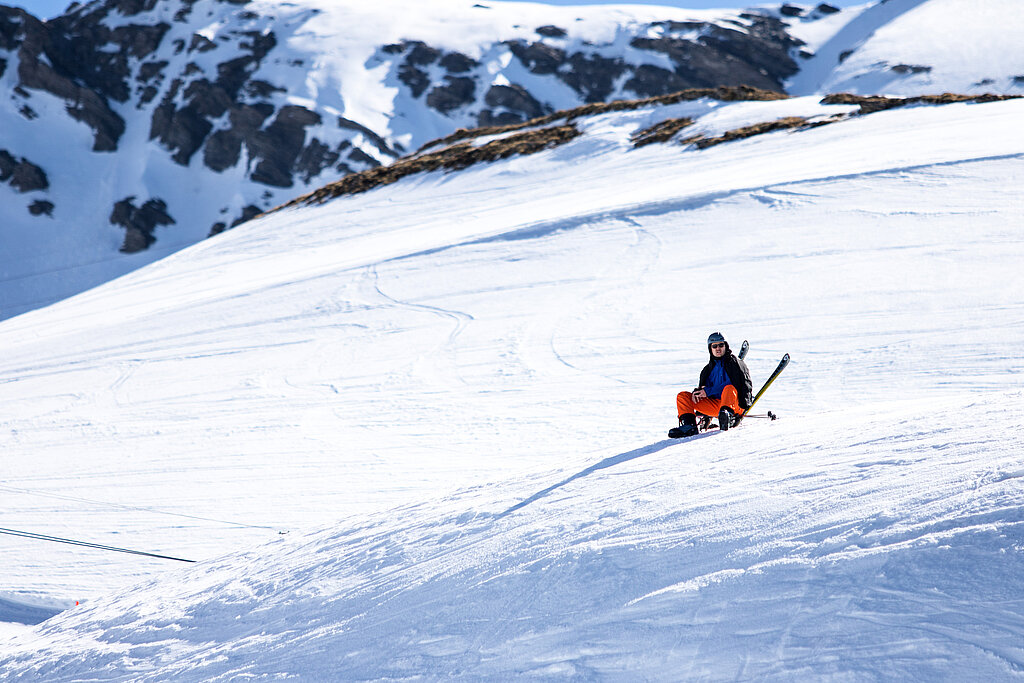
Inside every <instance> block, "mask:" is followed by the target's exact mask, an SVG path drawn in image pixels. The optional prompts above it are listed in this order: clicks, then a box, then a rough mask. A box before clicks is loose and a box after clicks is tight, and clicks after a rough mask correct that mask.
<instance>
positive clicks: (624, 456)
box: [495, 432, 714, 519]
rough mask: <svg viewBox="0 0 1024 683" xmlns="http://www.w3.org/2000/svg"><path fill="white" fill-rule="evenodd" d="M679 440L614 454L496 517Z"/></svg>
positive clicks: (707, 434) (692, 437) (666, 440)
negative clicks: (599, 471)
mask: <svg viewBox="0 0 1024 683" xmlns="http://www.w3.org/2000/svg"><path fill="white" fill-rule="evenodd" d="M713 433H714V432H705V433H703V434H698V435H697V436H691V437H690V438H688V439H686V441H693V440H695V439H702V438H704V437H708V436H711V435H712V434H713ZM679 442H680V440H679V439H664V440H663V441H658V442H656V443H652V444H648V445H646V446H641V447H640V448H637V449H634V450H632V451H627V452H625V453H619V454H618V455H613V456H611V457H610V458H605V459H604V460H602V461H601V462H599V463H595V464H593V465H591V466H590V467H588V468H587V469H585V470H581V471H579V472H577V473H576V474H574V475H572V476H571V477H569V478H568V479H563V480H562V481H560V482H558V483H557V484H552V485H551V486H549V487H547V488H546V489H544V490H543V491H538V492H537V493H535V494H533V495H532V496H530V497H529V498H527V499H526V500H523V501H520V502H518V503H516V504H515V505H513V506H512V507H510V508H509V509H508V510H505V511H504V512H502V513H501V514H499V515H495V519H501V518H502V517H505V516H507V515H510V514H512V513H513V512H515V511H516V510H522V509H523V508H524V507H526V506H527V505H529V504H530V503H533V502H536V501H538V500H540V499H541V498H543V497H544V496H546V495H548V494H549V493H551V492H552V491H555V490H557V489H560V488H561V487H563V486H565V485H566V484H568V483H570V482H573V481H576V480H577V479H582V478H583V477H585V476H587V475H589V474H593V473H594V472H597V471H598V470H603V469H607V468H609V467H614V466H615V465H621V464H622V463H624V462H628V461H630V460H635V459H637V458H642V457H644V456H645V455H651V454H652V453H657V452H658V451H660V450H664V449H666V448H668V447H669V446H671V445H672V444H676V443H679Z"/></svg>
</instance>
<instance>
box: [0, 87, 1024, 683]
mask: <svg viewBox="0 0 1024 683" xmlns="http://www.w3.org/2000/svg"><path fill="white" fill-rule="evenodd" d="M847 111H850V108H849V107H827V106H823V105H820V104H818V99H817V98H807V99H797V100H790V101H781V102H774V103H773V102H769V103H764V102H757V103H735V104H722V103H717V102H707V101H701V102H695V103H687V104H682V105H674V106H673V107H670V108H660V109H659V108H652V109H644V110H639V111H635V112H625V113H616V114H608V115H603V116H600V117H595V118H591V119H588V120H587V121H585V122H581V124H580V125H581V127H582V128H583V129H584V134H583V135H582V136H581V137H579V138H577V139H576V140H574V141H572V142H571V143H569V144H567V145H565V146H563V147H559V148H557V149H553V150H549V151H546V152H543V153H540V154H537V155H534V156H531V157H523V158H513V159H509V160H506V161H502V162H498V163H494V164H491V165H488V166H483V167H476V168H473V169H470V170H469V171H464V172H460V173H456V174H442V173H434V174H428V175H422V176H419V177H413V178H409V179H406V180H405V181H403V182H401V183H398V184H396V185H393V186H388V187H384V188H380V189H377V190H374V191H371V192H369V193H366V194H362V195H357V196H354V197H349V198H342V199H337V200H334V201H331V202H329V203H327V204H324V205H322V206H312V207H305V208H298V209H291V210H285V211H280V212H277V213H274V214H271V215H269V216H267V217H264V218H262V219H259V220H257V221H254V222H252V223H250V224H247V225H245V226H242V227H240V228H238V229H236V230H234V231H232V232H228V233H225V234H223V235H220V236H218V237H216V238H214V239H211V240H207V241H205V242H203V243H202V244H200V245H197V246H195V247H192V248H189V249H187V250H184V251H182V252H179V253H178V254H175V255H173V256H171V257H169V258H167V259H164V260H163V261H161V262H159V263H156V264H153V265H150V266H147V267H146V268H143V269H141V270H139V271H136V272H135V273H132V274H130V275H127V276H125V277H123V278H121V279H119V280H115V281H113V282H110V283H108V284H106V285H104V286H102V287H99V288H97V289H94V290H92V291H90V292H87V293H85V294H82V295H79V296H77V297H75V298H73V299H70V300H68V301H65V302H62V303H60V304H56V305H54V306H51V307H48V308H45V309H41V310H39V311H35V312H32V313H28V314H25V315H22V316H19V317H17V318H14V319H11V320H8V321H5V322H4V323H3V324H0V404H2V405H3V406H4V416H3V421H2V423H0V424H2V431H0V448H2V451H3V453H4V465H5V466H4V474H3V478H2V480H0V490H2V492H3V496H4V501H5V505H4V506H3V507H2V509H0V527H2V528H3V529H10V530H19V531H29V532H33V533H39V534H48V535H52V536H56V537H61V538H69V539H75V540H79V541H87V542H91V543H97V544H102V545H108V546H116V547H119V548H125V549H134V550H140V551H146V552H151V553H157V554H162V555H168V556H172V557H177V558H180V559H190V560H197V562H196V563H195V564H187V565H186V564H184V563H181V562H175V561H174V560H161V559H156V558H152V557H145V556H137V555H129V554H124V553H116V552H107V551H102V550H99V549H95V548H83V547H76V546H70V545H63V544H56V543H47V542H43V541H39V540H31V539H26V538H19V537H14V536H9V535H0V544H2V549H3V554H4V557H5V562H4V563H3V565H2V568H0V575H2V582H0V585H2V586H4V587H5V588H4V591H5V592H4V594H3V595H2V596H0V618H3V619H5V620H6V621H7V622H8V624H7V625H6V626H5V628H4V629H2V630H0V672H2V673H0V679H3V680H25V681H28V680H47V681H62V680H68V681H70V680H83V679H87V680H100V679H102V680H143V681H156V680H162V681H210V680H224V681H227V680H240V679H245V678H252V679H258V680H263V679H273V678H287V677H294V678H298V679H304V680H362V679H371V680H376V679H396V680H405V679H412V678H420V679H424V678H425V679H428V680H437V679H458V680H481V679H483V680H507V679H510V678H516V677H536V678H544V679H561V678H570V679H571V678H576V679H594V678H609V679H611V678H616V679H621V678H623V677H631V678H636V679H644V680H693V679H699V680H737V679H740V680H747V679H753V680H809V679H820V678H833V679H841V680H864V679H889V680H922V681H925V680H927V681H933V680H937V679H945V680H965V679H975V680H994V679H1003V680H1005V679H1010V678H1018V677H1021V676H1022V675H1024V674H1022V672H1024V646H1022V643H1024V599H1022V596H1024V578H1022V577H1024V491H1022V487H1021V482H1022V479H1024V462H1022V454H1024V449H1022V443H1024V439H1022V437H1021V433H1022V429H1024V408H1022V406H1024V402H1022V400H1021V399H1022V393H1024V391H1022V383H1021V373H1022V371H1024V360H1022V354H1021V352H1020V349H1021V347H1022V343H1024V287H1022V284H1021V279H1020V275H1019V271H1020V264H1021V263H1022V262H1024V204H1022V199H1021V196H1020V194H1019V193H1018V192H1015V191H1014V189H1015V188H1018V187H1021V186H1022V184H1024V164H1022V161H1024V135H1022V134H1021V132H1020V127H1019V122H1020V120H1021V119H1022V116H1024V102H1022V101H1007V102H998V103H990V104H956V105H946V106H941V107H912V108H904V109H898V110H891V111H885V112H880V113H876V114H872V115H870V116H864V117H857V118H851V119H847V120H844V121H840V122H838V123H833V124H831V125H827V126H823V127H818V128H813V129H809V130H799V131H793V132H779V133H772V134H768V135H763V136H758V137H754V138H750V139H747V140H741V141H737V142H732V143H728V144H723V145H719V146H716V147H711V148H708V149H705V150H695V149H691V148H685V147H683V146H681V145H679V144H655V145H649V146H647V147H643V148H640V149H633V148H632V146H631V145H630V143H629V136H630V135H631V134H632V133H634V132H636V130H638V129H639V128H642V127H644V126H647V125H650V124H651V123H654V122H656V121H657V120H659V118H661V117H665V116H669V115H672V116H691V117H694V118H697V122H696V123H695V124H694V125H695V129H697V130H700V131H703V132H708V133H711V132H714V131H716V130H717V131H721V130H727V129H730V128H734V127H735V126H737V125H746V124H747V123H751V122H756V121H763V120H774V119H776V118H781V117H783V116H792V115H795V114H799V113H802V114H803V115H806V116H827V115H829V114H831V113H837V112H847ZM715 330H718V331H721V332H723V333H724V334H725V335H726V337H727V338H728V339H729V340H730V342H731V343H732V344H733V346H734V347H736V348H738V346H739V343H740V342H741V341H742V340H743V339H749V340H750V342H751V346H752V348H751V352H750V355H749V356H748V359H747V360H748V364H749V366H750V368H751V371H752V374H753V376H754V381H755V385H759V384H760V382H761V381H763V379H764V378H765V377H767V375H768V373H770V372H771V370H772V369H773V368H774V367H775V365H776V363H777V362H778V360H779V358H780V357H781V356H782V355H783V353H786V352H789V353H790V354H791V355H792V358H793V360H792V363H791V364H790V366H789V368H788V369H787V370H786V371H785V373H784V374H783V375H782V377H781V379H780V380H779V381H778V382H777V383H776V384H775V385H774V386H773V387H772V389H771V390H770V391H769V392H768V393H766V394H765V397H764V398H763V399H762V401H761V403H759V404H758V406H757V407H756V409H755V412H763V411H766V410H772V411H773V412H776V413H778V414H780V415H781V419H779V420H778V421H775V422H770V421H768V420H763V419H754V418H751V419H749V420H747V421H745V422H744V423H743V424H742V425H741V426H740V427H739V428H738V429H736V430H734V431H730V432H727V433H717V432H709V433H707V434H705V435H702V436H700V437H697V438H694V439H691V440H686V441H671V440H668V439H666V438H665V437H664V434H665V432H666V430H667V429H668V428H669V427H671V426H673V425H674V424H675V420H676V415H675V405H674V399H675V394H676V392H678V391H680V390H685V389H691V388H693V386H694V383H695V382H696V379H697V374H698V372H699V370H700V368H701V367H702V366H703V364H704V363H705V362H706V359H707V349H706V346H705V343H704V340H705V338H706V337H707V335H708V334H709V333H710V332H712V331H715ZM76 602H80V603H81V604H78V605H76V604H75V603H76ZM61 610H63V611H61ZM56 612H60V613H59V614H56V615H55V616H53V617H51V618H49V619H46V620H45V621H42V620H43V619H44V618H45V617H46V616H48V615H50V614H54V613H56ZM40 621H42V623H39V624H38V625H36V626H30V625H31V624H36V623H37V622H40Z"/></svg>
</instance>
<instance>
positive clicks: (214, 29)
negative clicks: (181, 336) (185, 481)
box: [0, 0, 1024, 318]
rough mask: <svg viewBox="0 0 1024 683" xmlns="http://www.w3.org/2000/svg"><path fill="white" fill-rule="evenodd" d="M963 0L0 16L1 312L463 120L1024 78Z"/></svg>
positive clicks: (188, 7) (456, 3) (123, 10)
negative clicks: (839, 6) (708, 90)
mask: <svg viewBox="0 0 1024 683" xmlns="http://www.w3.org/2000/svg"><path fill="white" fill-rule="evenodd" d="M964 5H965V3H963V2H957V0H931V1H930V2H927V3H924V4H922V3H920V2H916V1H914V0H890V1H889V2H885V3H876V4H873V5H868V6H866V7H865V8H861V9H853V10H844V11H836V10H835V9H834V8H832V7H830V6H829V5H827V4H820V5H816V6H815V5H806V6H802V5H801V6H798V5H792V4H786V5H781V6H779V7H777V8H770V7H766V8H758V9H753V10H749V11H743V10H735V11H714V12H710V11H704V12H695V11H688V10H678V9H672V8H666V7H642V6H620V7H551V6H545V5H540V4H529V3H506V2H494V3H475V2H472V1H471V0H465V1H462V0H444V1H443V2H431V3H421V2H411V1H404V0H387V1H386V2H379V3H372V4H370V5H367V4H365V3H337V2H326V1H321V0H302V1H301V2H292V3H279V2H271V1H269V0H251V1H248V2H246V1H244V0H160V1H157V0H96V1H94V2H91V3H87V4H84V5H80V6H75V7H73V8H71V9H70V10H69V11H68V12H67V13H66V14H65V15H64V16H61V17H58V18H56V19H54V20H51V21H49V22H45V23H43V22H39V21H37V20H36V19H34V18H33V17H31V16H30V15H28V14H26V13H25V12H23V11H21V10H14V9H10V8H0V91H2V92H3V93H4V97H2V98H0V122H2V125H0V198H2V201H0V230H2V233H0V240H2V243H3V245H4V249H3V253H2V254H0V318H6V317H10V316H13V315H16V314H18V313H21V312H24V311H27V310H31V309H33V308H36V307H39V306H42V305H46V304H48V303H52V302H53V301H56V300H59V299H61V298H64V297H66V296H69V295H71V294H73V293H76V292H79V291H82V290H84V289H87V288H88V287H91V286H94V285H96V284H99V283H101V282H105V281H107V280H109V279H112V278H114V277H116V276H118V275H121V274H124V273H126V272H129V271H131V270H133V269H135V268H137V267H139V266H141V265H144V264H146V263H150V262H152V261H155V260H157V259H159V258H161V257H163V256H166V255H168V254H170V253H173V252H174V251H177V250H178V249H180V248H182V247H184V246H187V245H190V244H194V243H196V242H198V241H200V240H202V239H204V238H206V237H207V236H208V235H210V234H211V233H218V232H220V231H223V230H226V229H229V228H231V227H232V226H234V225H236V224H238V223H239V222H241V221H245V220H247V219H249V218H251V217H252V216H254V215H257V214H258V213H259V212H261V211H265V210H267V209H269V208H272V207H274V206H278V205H280V204H281V203H283V202H285V201H287V200H289V199H292V198H294V197H296V196H298V195H301V194H304V193H306V192H308V191H310V190H314V189H316V188H318V187H319V186H321V185H323V184H325V183H328V182H332V181H334V180H337V179H338V178H339V177H341V176H343V175H345V174H347V173H349V172H352V171H360V170H365V169H367V168H372V167H375V166H377V165H379V164H387V163H390V162H391V161H392V160H394V159H395V158H397V157H399V156H402V155H404V154H408V153H411V152H413V151H415V150H416V149H417V148H418V147H419V146H420V145H422V144H423V143H425V142H427V141H428V140H431V139H433V138H437V137H441V136H444V135H447V134H449V133H451V132H452V131H454V130H455V129H457V128H460V127H474V126H477V125H492V124H498V125H504V124H508V123H511V122H516V121H522V120H525V119H528V118H532V117H536V116H539V115H543V114H547V113H550V112H552V111H556V110H561V109H565V108H568V107H574V106H578V105H580V104H583V103H588V102H600V101H608V100H612V99H617V98H635V97H649V96H653V95H659V94H664V93H667V92H673V91H676V90H679V89H683V88H691V87H717V86H735V85H741V84H743V85H747V86H751V87H756V88H761V89H771V90H780V91H781V90H788V91H790V92H793V93H795V94H801V95H803V94H811V93H823V92H831V91H834V90H836V89H839V88H841V89H848V90H852V91H853V92H857V93H860V94H874V93H876V92H882V93H891V94H900V95H915V94H918V95H919V94H924V93H931V92H941V91H943V90H954V91H957V92H969V93H974V92H978V91H986V92H994V93H1014V92H1018V93H1019V92H1022V91H1024V88H1022V83H1021V80H1020V76H1021V75H1022V74H1021V73H1018V72H1021V71H1024V69H1022V68H1020V64H1021V51H1022V48H1021V47H1020V45H1019V41H1017V40H1016V36H1017V35H1019V32H1020V31H1019V28H1020V27H1019V22H1020V15H1019V12H1016V11H1015V7H1014V3H1013V1H1012V0H1000V1H994V2H991V3H986V4H985V7H984V8H971V9H967V8H965V6H964ZM981 45H983V46H985V47H984V49H977V46H981Z"/></svg>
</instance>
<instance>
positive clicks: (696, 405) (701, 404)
mask: <svg viewBox="0 0 1024 683" xmlns="http://www.w3.org/2000/svg"><path fill="white" fill-rule="evenodd" d="M722 406H725V407H727V408H729V409H731V410H732V412H734V413H736V414H737V415H742V414H743V409H742V408H740V397H739V394H738V393H736V387H734V386H733V385H731V384H726V385H725V389H723V390H722V397H721V398H705V399H702V400H700V401H694V400H693V392H692V391H680V392H679V395H678V396H676V409H677V410H678V413H679V417H682V416H683V415H686V414H687V413H689V414H690V415H693V414H694V413H700V414H701V415H710V416H711V417H718V411H720V410H721V409H722Z"/></svg>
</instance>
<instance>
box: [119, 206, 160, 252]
mask: <svg viewBox="0 0 1024 683" xmlns="http://www.w3.org/2000/svg"><path fill="white" fill-rule="evenodd" d="M134 202H135V197H127V198H125V199H122V200H121V201H119V202H117V203H116V204H114V209H113V211H111V213H110V222H111V223H113V224H114V225H120V226H121V227H123V228H124V229H125V233H124V242H122V244H121V251H122V252H123V253H126V254H132V253H135V252H137V251H142V250H143V249H147V248H148V247H149V246H150V245H151V244H153V242H155V241H156V237H155V236H154V235H153V233H154V232H155V231H156V227H157V226H158V225H172V224H174V219H173V218H171V216H170V214H168V213H167V204H166V203H165V202H164V201H163V200H162V199H150V200H148V201H146V202H145V203H144V204H143V205H142V206H138V207H137V206H135V204H134Z"/></svg>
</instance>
